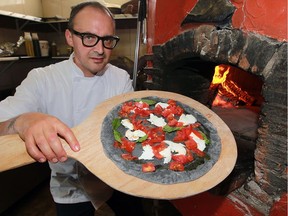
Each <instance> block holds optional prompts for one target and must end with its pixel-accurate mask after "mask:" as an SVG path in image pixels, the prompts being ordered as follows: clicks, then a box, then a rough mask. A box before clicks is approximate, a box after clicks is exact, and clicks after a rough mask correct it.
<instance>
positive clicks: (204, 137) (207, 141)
mask: <svg viewBox="0 0 288 216" xmlns="http://www.w3.org/2000/svg"><path fill="white" fill-rule="evenodd" d="M199 132H200V133H201V134H202V137H203V139H204V140H205V144H206V145H208V144H209V143H210V140H209V139H208V138H207V136H206V134H204V133H203V132H202V131H199Z"/></svg>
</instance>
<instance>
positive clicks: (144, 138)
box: [136, 135, 148, 142]
mask: <svg viewBox="0 0 288 216" xmlns="http://www.w3.org/2000/svg"><path fill="white" fill-rule="evenodd" d="M147 138H148V136H147V135H145V136H143V137H140V138H139V139H138V140H137V141H136V142H143V141H145V140H146V139H147Z"/></svg>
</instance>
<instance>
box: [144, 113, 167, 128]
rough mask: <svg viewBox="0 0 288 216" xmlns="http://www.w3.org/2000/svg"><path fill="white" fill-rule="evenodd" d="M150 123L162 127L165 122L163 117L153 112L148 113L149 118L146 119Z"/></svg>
mask: <svg viewBox="0 0 288 216" xmlns="http://www.w3.org/2000/svg"><path fill="white" fill-rule="evenodd" d="M147 120H148V121H149V122H151V124H153V125H156V126H157V127H164V126H165V125H166V124H167V123H166V122H165V120H164V118H162V117H157V116H156V115H154V114H150V118H149V119H147Z"/></svg>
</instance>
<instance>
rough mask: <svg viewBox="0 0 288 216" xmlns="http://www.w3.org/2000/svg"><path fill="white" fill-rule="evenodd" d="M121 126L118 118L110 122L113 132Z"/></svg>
mask: <svg viewBox="0 0 288 216" xmlns="http://www.w3.org/2000/svg"><path fill="white" fill-rule="evenodd" d="M120 125H121V119H120V118H115V119H113V121H112V128H113V130H117V128H118V127H120Z"/></svg>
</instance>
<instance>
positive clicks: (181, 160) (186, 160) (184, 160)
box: [172, 151, 193, 164]
mask: <svg viewBox="0 0 288 216" xmlns="http://www.w3.org/2000/svg"><path fill="white" fill-rule="evenodd" d="M172 160H174V161H176V162H178V163H181V164H187V163H189V162H191V161H192V160H193V156H192V154H190V151H189V155H172Z"/></svg>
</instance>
